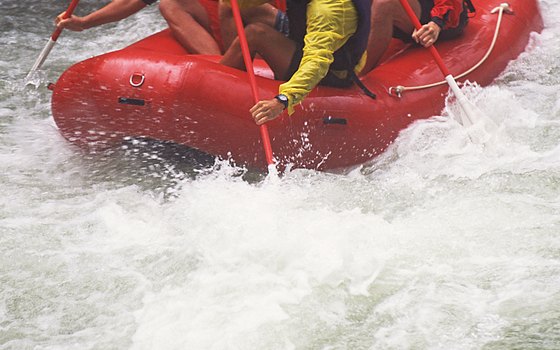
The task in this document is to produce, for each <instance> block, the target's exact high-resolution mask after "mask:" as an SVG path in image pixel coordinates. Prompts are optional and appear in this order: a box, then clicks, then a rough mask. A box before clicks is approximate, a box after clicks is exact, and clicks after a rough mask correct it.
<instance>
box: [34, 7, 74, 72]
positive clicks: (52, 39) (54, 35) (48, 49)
mask: <svg viewBox="0 0 560 350" xmlns="http://www.w3.org/2000/svg"><path fill="white" fill-rule="evenodd" d="M78 1H79V0H72V2H71V3H70V5H69V6H68V8H67V9H66V11H65V12H64V16H62V18H64V19H67V18H70V17H71V16H72V13H73V12H74V10H75V9H76V6H78ZM60 33H62V28H58V27H57V28H56V29H55V30H54V32H53V33H52V34H51V37H50V38H49V41H48V42H47V45H45V47H44V48H43V50H42V51H41V54H40V55H39V57H37V60H35V63H34V64H33V67H31V70H30V71H29V73H28V74H27V77H30V76H31V75H32V74H33V72H35V71H36V70H37V69H39V68H41V66H42V65H43V63H44V62H45V60H46V59H47V56H48V55H49V53H50V52H51V50H52V48H53V47H54V44H55V43H56V41H57V40H58V37H59V36H60Z"/></svg>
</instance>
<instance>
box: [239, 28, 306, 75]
mask: <svg viewBox="0 0 560 350" xmlns="http://www.w3.org/2000/svg"><path fill="white" fill-rule="evenodd" d="M246 32H247V41H248V43H249V47H250V49H251V51H253V50H254V51H256V52H257V53H258V54H259V55H260V56H261V57H262V58H263V59H264V60H265V61H266V62H267V63H268V65H269V66H270V68H271V69H272V71H273V72H274V75H275V77H276V78H277V79H282V80H287V79H286V77H287V75H288V74H289V73H290V72H289V71H290V67H291V63H292V58H293V57H294V54H295V53H296V49H297V45H296V43H295V42H294V41H293V40H291V39H288V38H287V37H286V36H284V34H282V33H280V32H278V31H277V30H276V29H274V28H273V27H270V26H268V25H265V24H262V23H255V24H250V25H248V26H247V28H246ZM251 46H253V47H251ZM300 59H301V58H300ZM298 66H299V62H298ZM296 69H297V67H296ZM291 74H293V72H291ZM291 74H289V76H291Z"/></svg>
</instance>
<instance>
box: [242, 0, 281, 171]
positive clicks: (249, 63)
mask: <svg viewBox="0 0 560 350" xmlns="http://www.w3.org/2000/svg"><path fill="white" fill-rule="evenodd" d="M231 8H232V10H233V18H234V19H235V27H236V28H237V35H238V36H239V44H240V45H241V51H242V53H243V61H244V62H245V68H246V69H247V73H248V74H249V83H250V84H251V90H252V92H253V100H254V102H255V104H256V103H257V102H259V101H260V98H259V92H258V89H257V80H256V79H255V72H254V70H253V60H252V59H251V53H250V52H249V45H248V44H247V38H246V37H245V29H244V27H243V20H242V19H241V12H240V11H239V4H238V3H237V0H231ZM260 131H261V139H262V142H263V147H264V153H265V156H266V162H267V164H268V165H269V170H270V167H271V166H273V165H274V158H273V157H272V146H271V145H270V137H269V136H268V128H267V127H266V125H264V124H262V125H261V126H260Z"/></svg>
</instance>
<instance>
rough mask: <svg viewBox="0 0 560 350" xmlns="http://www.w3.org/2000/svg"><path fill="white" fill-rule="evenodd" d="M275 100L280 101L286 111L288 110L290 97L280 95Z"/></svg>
mask: <svg viewBox="0 0 560 350" xmlns="http://www.w3.org/2000/svg"><path fill="white" fill-rule="evenodd" d="M274 98H275V99H277V100H278V101H280V103H281V104H282V105H283V106H284V109H286V108H288V96H286V95H284V94H280V95H276V96H274Z"/></svg>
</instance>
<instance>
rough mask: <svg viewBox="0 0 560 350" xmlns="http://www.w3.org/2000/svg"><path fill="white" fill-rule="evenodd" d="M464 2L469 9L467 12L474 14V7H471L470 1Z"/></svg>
mask: <svg viewBox="0 0 560 350" xmlns="http://www.w3.org/2000/svg"><path fill="white" fill-rule="evenodd" d="M464 1H465V3H466V4H467V8H468V9H469V12H471V13H475V12H476V8H474V5H473V3H472V1H471V0H464Z"/></svg>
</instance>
